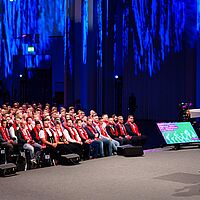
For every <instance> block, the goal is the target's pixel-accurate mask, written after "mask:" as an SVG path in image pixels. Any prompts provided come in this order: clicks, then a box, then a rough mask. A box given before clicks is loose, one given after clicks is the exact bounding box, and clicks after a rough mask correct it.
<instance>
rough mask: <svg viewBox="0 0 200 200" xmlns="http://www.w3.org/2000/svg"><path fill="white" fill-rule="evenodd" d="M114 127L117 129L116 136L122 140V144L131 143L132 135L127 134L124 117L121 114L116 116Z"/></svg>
mask: <svg viewBox="0 0 200 200" xmlns="http://www.w3.org/2000/svg"><path fill="white" fill-rule="evenodd" d="M116 128H117V131H118V137H119V138H120V139H121V141H122V145H125V144H131V143H132V142H131V139H132V136H130V135H128V133H127V131H126V128H125V126H124V119H123V117H122V116H121V115H120V116H118V122H117V124H116Z"/></svg>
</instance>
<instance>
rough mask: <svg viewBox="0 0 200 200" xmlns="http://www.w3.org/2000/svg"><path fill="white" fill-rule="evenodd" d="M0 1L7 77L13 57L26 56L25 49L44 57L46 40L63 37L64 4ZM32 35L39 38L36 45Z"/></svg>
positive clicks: (58, 1)
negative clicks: (32, 48) (26, 40)
mask: <svg viewBox="0 0 200 200" xmlns="http://www.w3.org/2000/svg"><path fill="white" fill-rule="evenodd" d="M2 1H3V5H2V6H3V9H4V13H3V28H2V29H3V30H4V31H3V33H2V49H3V52H4V55H3V56H4V69H5V77H7V76H8V75H12V70H13V66H12V56H13V55H18V54H22V55H26V54H28V51H27V49H28V45H33V46H34V47H35V51H36V52H35V53H36V54H41V53H44V51H45V50H47V48H48V46H49V39H48V38H49V36H63V35H64V28H65V20H64V19H65V11H66V10H65V5H66V4H65V3H66V2H65V1H66V0H52V1H51V3H47V1H46V0H17V1H8V0H2ZM62 19H63V20H62ZM27 34H30V37H29V40H28V42H24V40H25V39H26V35H27ZM36 34H39V43H38V44H36V43H37V42H36ZM28 62H30V63H31V60H30V61H28ZM31 67H34V66H33V65H32V66H31Z"/></svg>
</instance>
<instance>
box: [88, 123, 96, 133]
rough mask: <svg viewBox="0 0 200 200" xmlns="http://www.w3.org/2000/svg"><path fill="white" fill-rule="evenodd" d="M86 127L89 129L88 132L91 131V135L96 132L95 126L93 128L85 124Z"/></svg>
mask: <svg viewBox="0 0 200 200" xmlns="http://www.w3.org/2000/svg"><path fill="white" fill-rule="evenodd" d="M87 128H88V129H89V130H90V132H91V133H92V134H93V135H95V134H96V133H97V132H96V130H95V128H93V127H92V126H90V125H87Z"/></svg>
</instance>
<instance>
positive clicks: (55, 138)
mask: <svg viewBox="0 0 200 200" xmlns="http://www.w3.org/2000/svg"><path fill="white" fill-rule="evenodd" d="M49 131H50V132H51V133H52V135H53V137H54V140H55V141H54V142H56V141H57V134H56V133H55V132H54V131H53V130H51V129H49ZM47 134H48V133H47V131H46V129H44V135H45V140H47Z"/></svg>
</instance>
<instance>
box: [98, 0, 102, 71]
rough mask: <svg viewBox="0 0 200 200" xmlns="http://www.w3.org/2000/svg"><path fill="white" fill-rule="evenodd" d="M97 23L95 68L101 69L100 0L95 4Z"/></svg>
mask: <svg viewBox="0 0 200 200" xmlns="http://www.w3.org/2000/svg"><path fill="white" fill-rule="evenodd" d="M97 22H98V32H97V33H98V37H97V67H100V68H102V0H99V1H98V2H97Z"/></svg>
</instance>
